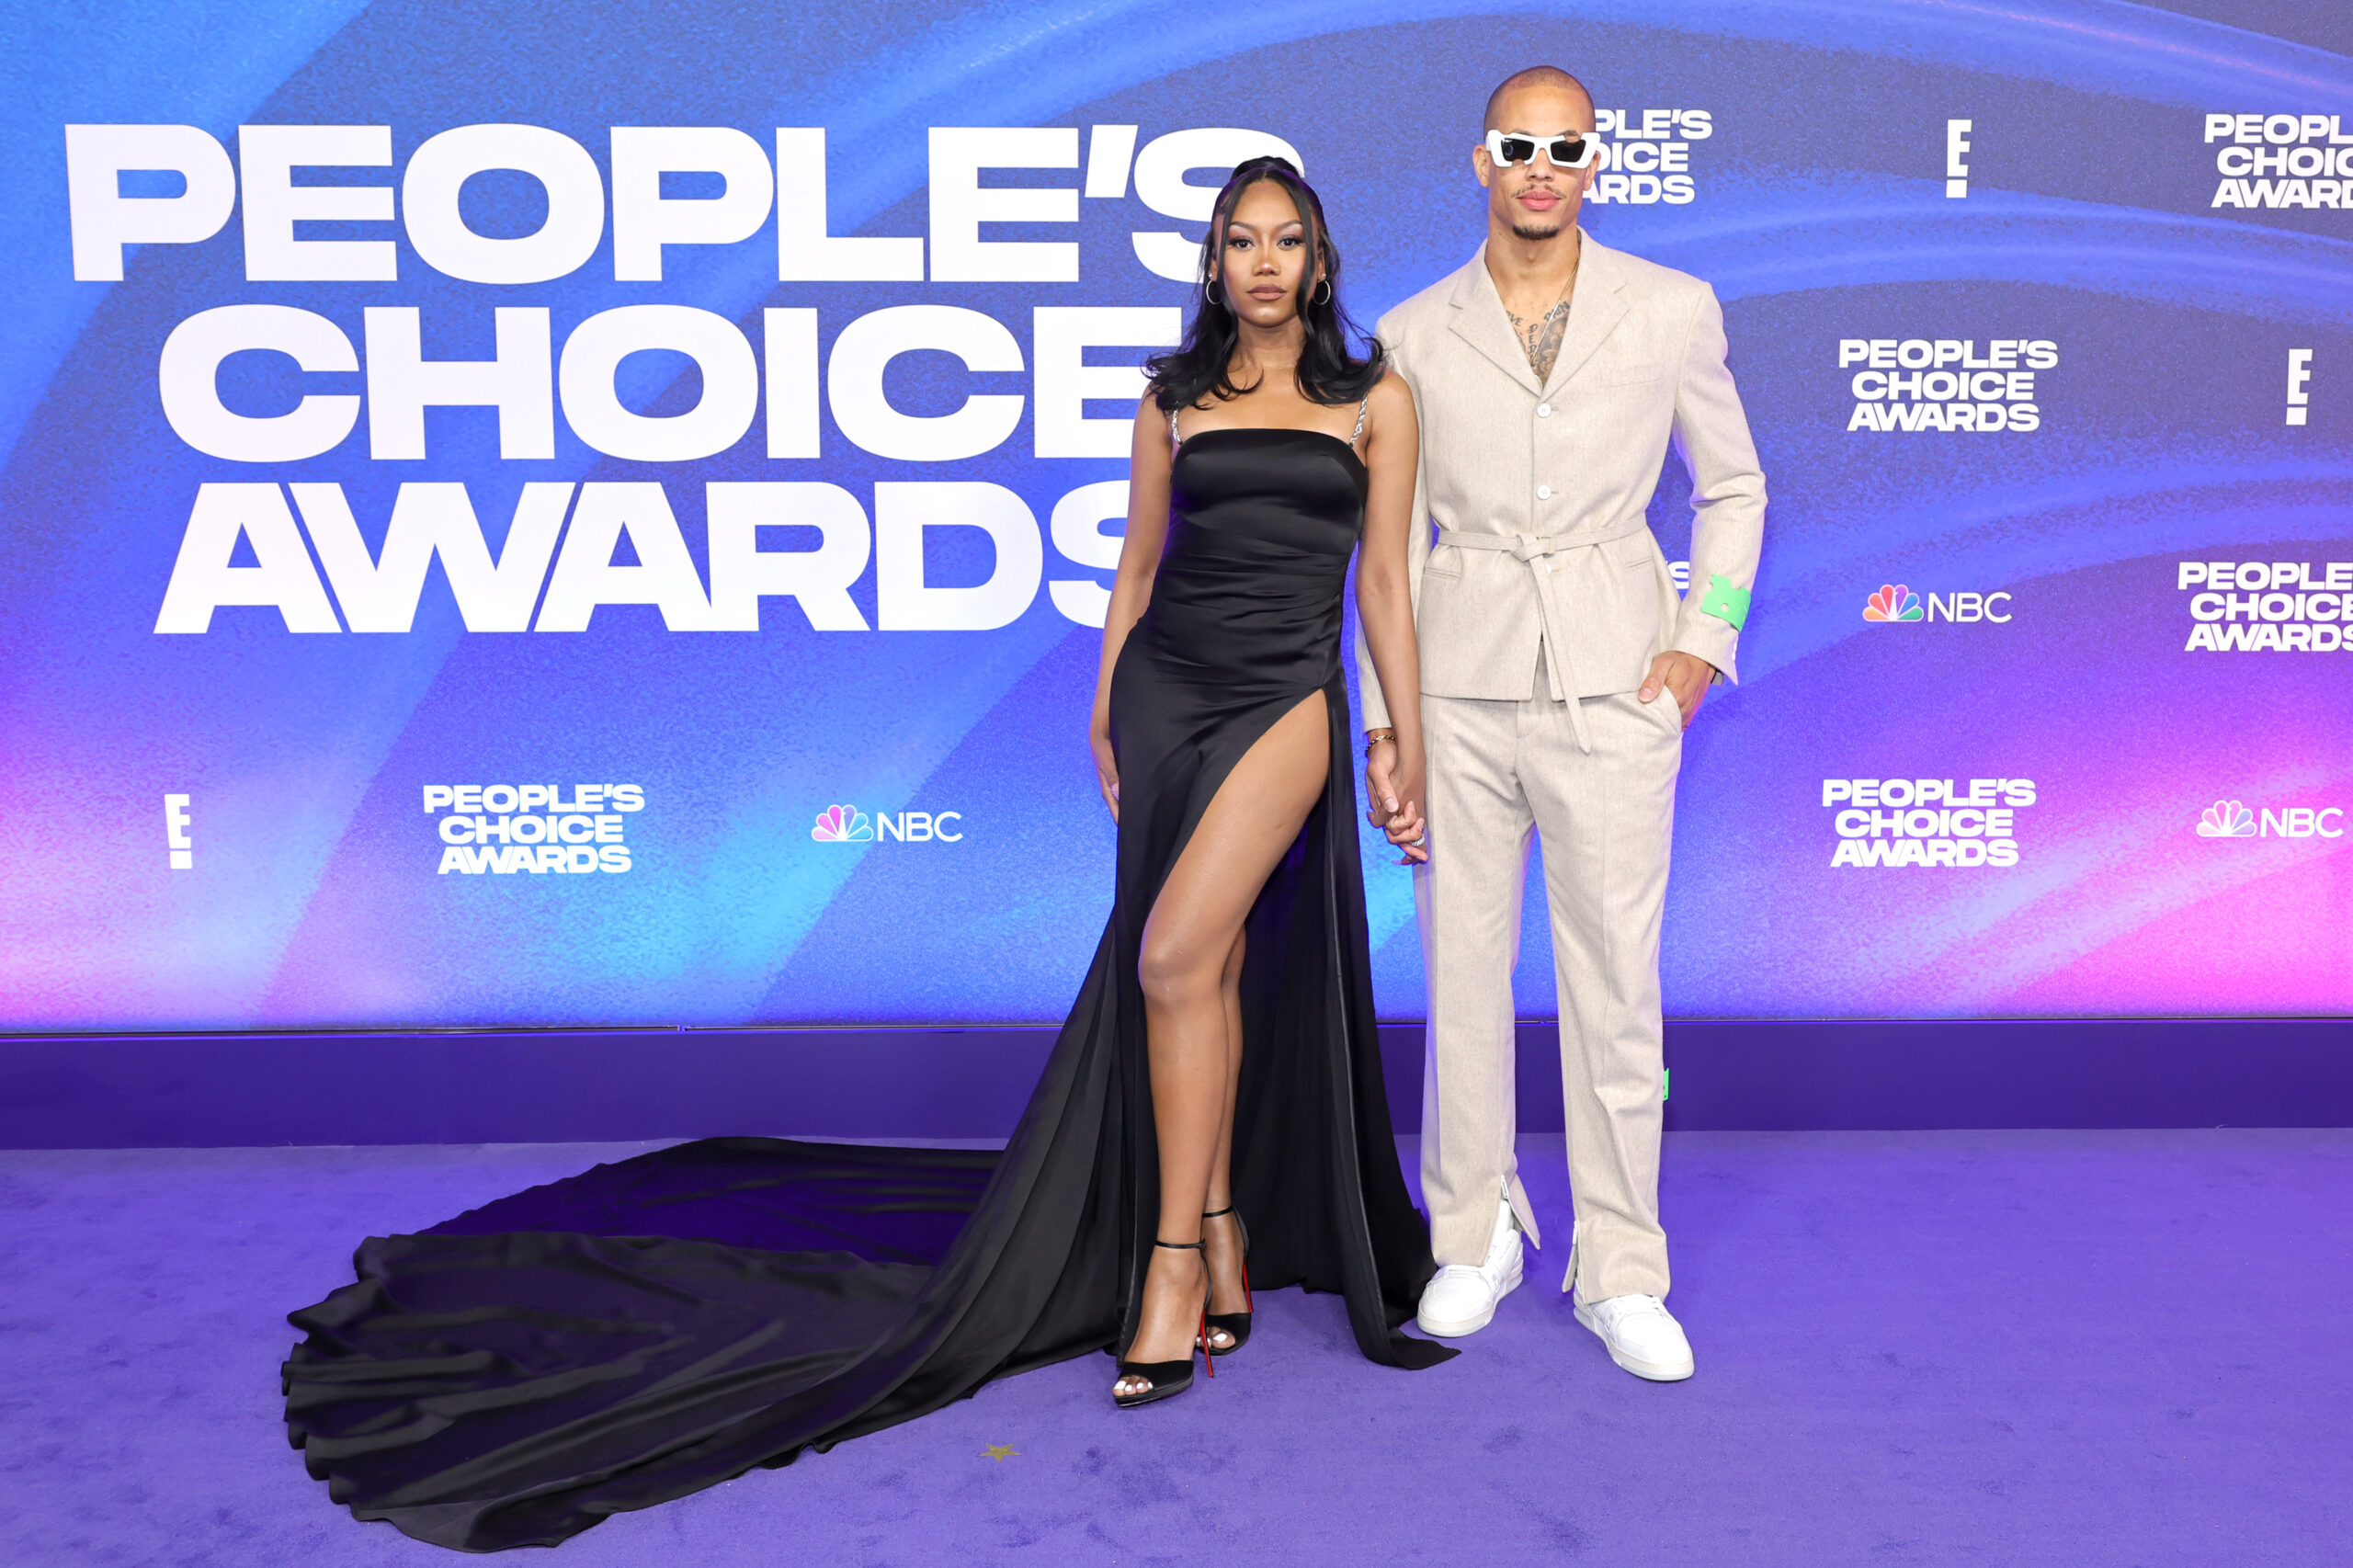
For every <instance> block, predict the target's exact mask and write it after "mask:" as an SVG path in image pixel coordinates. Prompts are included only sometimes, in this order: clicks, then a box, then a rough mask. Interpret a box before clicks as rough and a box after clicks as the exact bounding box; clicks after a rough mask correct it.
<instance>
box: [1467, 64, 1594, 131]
mask: <svg viewBox="0 0 2353 1568" xmlns="http://www.w3.org/2000/svg"><path fill="white" fill-rule="evenodd" d="M1522 87H1552V88H1557V89H1558V90H1560V91H1562V92H1565V93H1573V94H1574V95H1575V96H1576V97H1580V98H1583V99H1584V100H1585V105H1586V109H1588V110H1590V109H1591V108H1593V95H1592V94H1591V93H1588V92H1586V90H1585V84H1584V83H1583V82H1580V81H1578V80H1577V79H1576V78H1575V77H1574V76H1572V75H1570V74H1568V73H1567V72H1565V71H1563V70H1562V69H1561V68H1560V67H1559V66H1557V65H1531V66H1529V68H1528V69H1527V70H1525V71H1515V72H1513V73H1512V74H1510V75H1508V76H1506V77H1505V78H1504V79H1503V81H1502V83H1501V84H1500V85H1498V86H1497V87H1496V88H1495V91H1494V92H1492V93H1489V94H1488V95H1487V123H1486V125H1485V126H1484V127H1483V129H1484V130H1486V131H1560V130H1563V129H1565V128H1564V127H1563V126H1558V125H1506V124H1505V123H1504V122H1503V121H1502V119H1499V118H1497V117H1498V116H1500V115H1501V114H1502V113H1503V108H1504V100H1505V99H1506V98H1508V97H1511V96H1512V94H1513V93H1515V92H1517V91H1518V90H1519V89H1520V88H1522Z"/></svg>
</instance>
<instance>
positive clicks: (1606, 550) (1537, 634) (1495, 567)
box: [1357, 234, 1765, 728]
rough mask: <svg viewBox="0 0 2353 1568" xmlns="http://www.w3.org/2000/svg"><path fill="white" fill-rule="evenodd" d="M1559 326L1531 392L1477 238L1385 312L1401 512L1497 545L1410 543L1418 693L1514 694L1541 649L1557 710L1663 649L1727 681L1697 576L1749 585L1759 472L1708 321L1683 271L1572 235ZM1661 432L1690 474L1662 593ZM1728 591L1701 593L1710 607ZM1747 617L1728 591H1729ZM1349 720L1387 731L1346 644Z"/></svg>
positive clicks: (1624, 680)
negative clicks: (1551, 355)
mask: <svg viewBox="0 0 2353 1568" xmlns="http://www.w3.org/2000/svg"><path fill="white" fill-rule="evenodd" d="M1583 245H1584V249H1583V251H1582V252H1581V256H1580V260H1579V263H1578V268H1577V271H1578V276H1577V284H1576V292H1575V294H1574V296H1573V297H1572V299H1571V301H1570V306H1569V323H1568V330H1567V335H1566V336H1565V338H1564V340H1563V343H1562V345H1561V350H1560V354H1559V356H1558V358H1556V359H1555V360H1554V362H1553V366H1552V379H1551V380H1550V381H1547V382H1546V383H1544V384H1542V385H1539V384H1538V382H1537V380H1536V376H1535V372H1534V371H1532V370H1530V369H1529V365H1528V356H1527V354H1526V353H1525V352H1524V351H1523V350H1522V349H1521V347H1520V345H1519V340H1518V337H1517V336H1516V335H1514V333H1513V331H1512V327H1511V322H1510V318H1509V317H1507V316H1506V314H1505V313H1504V305H1503V299H1502V296H1501V295H1499V294H1498V293H1497V292H1496V291H1495V280H1494V278H1490V277H1489V276H1488V273H1487V266H1486V247H1485V246H1484V245H1482V246H1481V247H1480V250H1479V254H1478V255H1476V256H1472V258H1471V261H1470V263H1469V265H1467V266H1466V267H1463V268H1462V269H1461V271H1459V272H1457V273H1455V274H1454V275H1453V276H1452V277H1450V278H1445V279H1443V280H1441V281H1440V282H1438V283H1437V284H1434V285H1433V286H1431V287H1430V288H1428V289H1425V290H1422V292H1420V293H1419V294H1416V295H1415V296H1414V297H1413V298H1412V299H1410V300H1408V301H1405V302H1404V304H1402V305H1399V306H1398V307H1397V308H1396V309H1395V310H1393V311H1391V312H1389V313H1388V314H1387V315H1385V316H1383V317H1382V318H1381V324H1380V328H1379V331H1380V335H1381V344H1382V346H1383V347H1385V348H1386V349H1387V350H1388V352H1389V354H1390V356H1391V360H1390V362H1391V364H1392V367H1393V368H1394V369H1396V370H1397V371H1398V373H1399V374H1400V375H1401V376H1402V377H1403V378H1404V381H1405V382H1406V384H1407V385H1408V386H1409V387H1410V388H1411V389H1412V391H1413V393H1414V403H1415V410H1416V412H1417V414H1418V415H1419V416H1420V420H1421V434H1422V449H1421V467H1420V471H1419V473H1418V475H1417V476H1416V479H1415V501H1414V510H1415V517H1416V518H1417V519H1435V520H1436V522H1437V523H1438V526H1439V527H1440V528H1445V529H1449V530H1453V531H1455V532H1457V533H1461V534H1487V535H1501V536H1505V537H1506V538H1507V539H1509V540H1511V541H1512V545H1513V548H1510V549H1472V548H1462V547H1459V546H1454V545H1446V544H1440V545H1438V546H1437V547H1436V548H1433V546H1432V543H1431V532H1430V529H1429V528H1427V526H1421V527H1416V528H1414V529H1412V530H1411V535H1410V540H1409V543H1408V545H1407V551H1408V557H1409V561H1408V565H1409V572H1410V575H1411V580H1412V583H1413V593H1414V606H1415V626H1416V629H1417V631H1418V633H1419V641H1420V644H1421V669H1422V690H1423V691H1425V692H1426V693H1428V694H1429V695H1431V696H1434V697H1470V698H1492V699H1524V698H1527V697H1529V696H1530V695H1532V694H1533V693H1534V690H1535V676H1536V665H1537V653H1538V650H1539V647H1540V644H1542V643H1545V642H1547V641H1548V640H1547V637H1546V631H1547V629H1548V626H1549V628H1550V629H1551V631H1552V638H1551V639H1550V641H1551V642H1556V643H1557V644H1559V646H1557V647H1556V648H1555V649H1554V651H1553V655H1552V658H1550V659H1549V660H1547V661H1546V667H1547V670H1548V672H1549V674H1550V677H1551V678H1550V680H1549V681H1548V685H1550V686H1551V687H1552V691H1551V692H1550V694H1549V695H1551V696H1553V697H1555V698H1560V697H1604V696H1608V695H1610V694H1612V693H1615V692H1623V691H1631V690H1633V689H1634V688H1635V687H1638V686H1640V685H1641V684H1642V681H1643V676H1644V675H1645V674H1646V673H1647V672H1648V670H1649V668H1650V661H1651V659H1652V658H1653V657H1654V655H1655V654H1657V653H1661V652H1663V651H1665V650H1667V649H1679V650H1681V651H1683V652H1685V653H1695V654H1697V655H1699V657H1700V658H1702V659H1705V660H1706V661H1707V662H1708V663H1710V664H1711V665H1714V666H1715V667H1716V668H1717V669H1718V670H1719V671H1721V672H1722V675H1723V677H1724V678H1725V679H1728V680H1730V679H1737V678H1738V677H1737V676H1736V674H1735V665H1734V662H1733V650H1734V647H1735V645H1736V643H1737V642H1739V631H1738V630H1737V629H1736V628H1735V627H1734V626H1733V623H1732V621H1731V620H1729V619H1724V618H1723V616H1722V614H1717V613H1709V612H1708V611H1706V610H1703V608H1701V607H1702V605H1703V604H1706V603H1709V602H1710V601H1711V593H1710V589H1711V580H1712V579H1714V578H1716V577H1722V578H1723V579H1724V583H1725V585H1729V586H1730V587H1731V588H1734V589H1738V590H1740V591H1741V593H1742V594H1743V595H1745V592H1746V591H1747V590H1748V589H1750V588H1751V587H1753V586H1754V585H1755V584H1756V559H1757V553H1758V551H1759V549H1760V547H1761V546H1762V543H1763V540H1764V528H1765V476H1764V474H1763V473H1762V472H1759V470H1758V468H1757V465H1756V447H1755V445H1754V444H1753V443H1752V442H1751V441H1750V439H1749V436H1748V420H1747V416H1746V415H1744V414H1743V413H1742V412H1741V406H1740V394H1739V392H1737V391H1736V390H1735V389H1734V388H1733V380H1732V372H1731V370H1730V369H1727V368H1726V367H1725V364H1724V329H1723V312H1722V308H1721V307H1720V306H1718V304H1717V303H1716V297H1715V291H1714V290H1711V289H1710V288H1709V287H1708V285H1707V284H1705V283H1703V282H1701V281H1700V280H1699V279H1698V278H1693V277H1691V276H1689V275H1688V274H1686V273H1681V272H1677V271H1674V270H1672V269H1670V268H1668V267H1658V266H1655V265H1654V264H1652V263H1650V262H1647V261H1643V260H1642V259H1640V258H1639V257H1636V256H1629V255H1627V254H1626V253H1625V252H1623V251H1616V250H1611V249H1610V248H1609V247H1608V246H1607V245H1603V244H1597V243H1596V241H1595V240H1594V239H1593V237H1592V236H1591V235H1589V234H1588V235H1586V236H1584V240H1583ZM1670 440H1672V441H1673V442H1674V443H1675V444H1676V446H1677V449H1679V450H1680V451H1681V453H1682V456H1683V460H1684V463H1685V466H1686V467H1688V469H1689V470H1690V472H1691V506H1692V510H1693V513H1694V519H1693V526H1692V532H1691V579H1690V580H1691V585H1692V591H1691V592H1690V593H1689V594H1688V597H1682V598H1680V599H1678V598H1677V595H1676V591H1675V582H1674V577H1673V575H1672V574H1670V573H1669V571H1668V569H1667V565H1666V559H1665V555H1664V554H1663V553H1662V552H1661V551H1660V550H1659V547H1658V541H1657V540H1655V539H1654V537H1653V536H1652V534H1651V531H1650V529H1649V528H1648V527H1647V525H1646V524H1645V522H1644V514H1645V512H1646V510H1647V509H1648V507H1649V506H1650V501H1651V494H1652V493H1653V491H1654V490H1655V489H1656V488H1657V485H1658V478H1659V471H1660V468H1661V467H1662V465H1663V464H1664V462H1665V457H1666V449H1667V443H1668V442H1669V441H1670ZM1726 597H1727V596H1725V595H1722V594H1721V593H1718V594H1716V595H1714V596H1712V599H1713V602H1714V604H1715V605H1716V606H1717V608H1719V609H1722V608H1723V607H1724V605H1725V603H1726ZM1736 602H1740V603H1741V604H1742V605H1743V608H1744V609H1745V599H1740V600H1737V601H1736ZM1357 659H1358V679H1359V688H1360V690H1361V693H1362V697H1363V701H1364V715H1365V723H1366V724H1367V726H1368V727H1371V728H1379V727H1381V726H1382V725H1385V724H1387V723H1388V722H1389V709H1388V704H1387V703H1386V702H1384V701H1383V700H1382V699H1381V682H1380V679H1379V677H1378V676H1377V675H1376V674H1375V672H1374V669H1373V665H1372V658H1371V654H1370V650H1368V649H1367V648H1366V646H1365V643H1364V639H1363V635H1362V633H1361V632H1359V633H1358V639H1357Z"/></svg>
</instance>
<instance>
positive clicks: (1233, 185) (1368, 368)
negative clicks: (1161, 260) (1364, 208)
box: [1144, 156, 1385, 414]
mask: <svg viewBox="0 0 2353 1568" xmlns="http://www.w3.org/2000/svg"><path fill="white" fill-rule="evenodd" d="M1269 181H1271V182H1272V183H1274V184H1276V185H1279V186H1281V187H1283V188H1284V189H1285V190H1287V191H1289V192H1290V199H1291V202H1292V204H1293V205H1294V206H1296V207H1297V208H1298V209H1299V217H1300V223H1301V225H1302V227H1303V228H1304V229H1305V230H1306V232H1307V233H1306V240H1307V254H1308V255H1309V256H1311V257H1313V258H1314V259H1316V260H1318V261H1321V263H1322V264H1323V274H1324V276H1323V279H1322V281H1321V282H1318V281H1317V280H1316V277H1315V273H1316V268H1315V267H1313V266H1310V267H1307V268H1306V269H1305V270H1304V271H1302V274H1301V275H1300V288H1301V290H1302V292H1303V293H1304V295H1305V298H1304V299H1302V301H1301V302H1300V310H1299V318H1300V324H1301V325H1302V326H1303V327H1305V329H1306V337H1305V341H1304V342H1302V344H1301V345H1300V352H1299V367H1298V369H1297V370H1296V371H1295V372H1294V374H1296V376H1297V377H1298V380H1299V390H1300V392H1301V393H1302V395H1303V396H1304V397H1306V399H1307V400H1308V401H1309V402H1310V403H1355V402H1356V401H1358V399H1359V398H1362V397H1363V396H1364V395H1365V394H1366V393H1368V392H1370V391H1371V390H1372V387H1373V383H1375V382H1376V381H1380V380H1381V372H1382V370H1383V369H1384V368H1385V367H1384V364H1383V361H1382V356H1381V345H1380V344H1378V343H1375V342H1370V341H1368V342H1367V343H1366V344H1365V348H1366V353H1365V355H1364V357H1363V358H1358V356H1357V355H1356V354H1354V353H1353V352H1351V351H1350V347H1349V340H1350V338H1351V337H1352V336H1354V337H1362V336H1363V334H1362V333H1361V331H1360V330H1359V329H1358V326H1357V324H1356V323H1354V322H1353V321H1351V320H1349V319H1348V313H1347V312H1346V311H1344V310H1342V309H1341V308H1340V291H1339V283H1340V253H1339V251H1338V250H1337V249H1336V248H1335V247H1334V245H1333V244H1332V235H1331V231H1330V230H1328V229H1327V228H1325V227H1324V204H1323V203H1322V202H1321V201H1319V200H1317V199H1316V198H1315V191H1314V189H1313V187H1311V186H1309V185H1308V183H1307V182H1306V181H1305V180H1303V179H1302V178H1300V177H1299V170H1298V169H1297V168H1296V167H1294V166H1293V165H1292V164H1291V162H1290V159H1288V158H1278V157H1271V156H1270V157H1263V158H1252V159H1249V160H1248V161H1247V162H1245V163H1241V164H1237V165H1234V169H1233V174H1232V175H1231V176H1228V178H1227V179H1226V182H1225V188H1224V189H1222V190H1221V191H1219V192H1218V196H1217V206H1216V208H1215V209H1214V210H1212V211H1211V214H1210V233H1209V239H1208V241H1207V242H1206V243H1205V244H1203V245H1202V246H1201V281H1200V296H1199V304H1198V305H1197V306H1196V307H1195V309H1194V311H1193V319H1192V321H1191V322H1190V323H1189V324H1188V325H1187V326H1186V328H1185V339H1184V341H1183V342H1182V343H1180V344H1179V345H1177V347H1175V348H1173V349H1171V350H1169V351H1168V352H1167V353H1165V354H1156V355H1154V356H1153V358H1150V359H1148V360H1146V361H1145V362H1144V370H1145V372H1146V373H1147V374H1148V375H1149V376H1150V377H1151V378H1152V391H1153V401H1154V402H1155V403H1158V404H1159V405H1160V409H1161V412H1162V413H1164V414H1175V413H1176V411H1177V410H1179V409H1182V408H1189V407H1191V406H1192V405H1193V404H1194V403H1199V401H1200V400H1201V399H1202V398H1204V397H1209V396H1215V397H1217V398H1219V399H1221V400H1222V399H1225V398H1230V397H1235V396H1238V395H1240V394H1241V393H1243V392H1253V391H1256V387H1257V383H1256V382H1255V381H1254V382H1252V383H1251V384H1250V385H1249V386H1247V387H1237V386H1235V385H1234V384H1233V380H1232V378H1231V375H1230V372H1231V370H1232V368H1233V347H1234V345H1235V344H1236V343H1237V342H1238V341H1240V339H1241V335H1242V332H1241V327H1240V324H1238V323H1237V322H1236V320H1235V318H1234V314H1233V304H1232V303H1231V302H1230V301H1228V300H1227V299H1226V298H1225V290H1224V287H1223V285H1222V283H1221V282H1220V279H1221V278H1222V276H1223V271H1224V258H1225V231H1226V225H1227V224H1228V223H1229V222H1231V221H1232V220H1233V209H1234V205H1235V204H1236V203H1237V202H1239V201H1240V200H1241V199H1242V193H1243V192H1244V191H1245V190H1248V189H1249V188H1250V187H1252V186H1254V185H1260V184H1264V183H1267V182H1269ZM1212 285H1216V287H1215V288H1214V289H1212V287H1211V286H1212Z"/></svg>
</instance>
